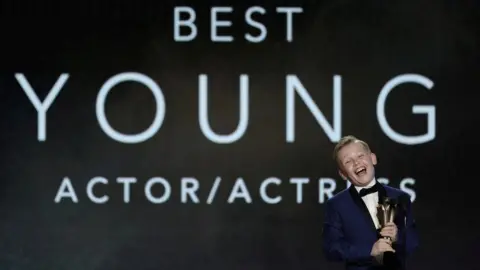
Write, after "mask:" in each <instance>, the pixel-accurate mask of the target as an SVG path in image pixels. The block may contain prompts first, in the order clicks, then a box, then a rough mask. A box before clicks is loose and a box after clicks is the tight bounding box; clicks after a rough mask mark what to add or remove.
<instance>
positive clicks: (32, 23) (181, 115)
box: [0, 0, 480, 270]
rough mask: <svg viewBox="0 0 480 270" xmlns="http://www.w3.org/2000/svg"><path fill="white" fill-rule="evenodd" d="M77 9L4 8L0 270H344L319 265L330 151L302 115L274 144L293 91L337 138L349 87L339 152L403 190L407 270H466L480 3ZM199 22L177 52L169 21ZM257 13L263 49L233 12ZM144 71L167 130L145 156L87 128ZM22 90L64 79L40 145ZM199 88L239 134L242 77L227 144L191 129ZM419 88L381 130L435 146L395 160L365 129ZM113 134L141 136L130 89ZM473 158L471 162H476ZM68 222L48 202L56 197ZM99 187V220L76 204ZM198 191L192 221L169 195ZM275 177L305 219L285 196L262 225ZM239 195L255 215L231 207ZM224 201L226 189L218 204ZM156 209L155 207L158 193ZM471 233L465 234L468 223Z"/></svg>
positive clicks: (402, 149) (86, 204)
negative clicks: (242, 127)
mask: <svg viewBox="0 0 480 270" xmlns="http://www.w3.org/2000/svg"><path fill="white" fill-rule="evenodd" d="M108 2H110V1H106V2H104V3H102V4H98V3H97V4H94V2H93V1H92V2H88V1H84V2H83V3H82V4H79V3H75V2H68V1H67V2H65V3H63V4H60V5H59V4H58V3H53V2H48V1H40V2H36V3H28V4H27V3H20V2H13V1H10V2H2V4H1V6H0V15H1V17H0V18H1V19H0V20H1V22H0V23H1V26H0V29H1V40H0V42H1V44H2V47H3V49H2V50H1V61H0V62H1V66H2V69H1V75H0V89H1V95H2V96H1V102H2V103H1V106H0V107H1V122H0V123H1V137H0V139H1V151H2V152H1V153H2V162H1V170H0V171H1V188H0V211H1V214H0V226H1V229H0V268H2V269H18V270H25V269H35V270H39V269H49V270H52V269H72V270H75V269H78V270H90V269H92V270H93V269H102V270H114V269H115V270H120V269H139V270H140V269H175V270H183V269H222V270H225V269H229V270H230V269H231V270H233V269H242V270H243V269H249V270H255V269H275V270H278V269H336V268H342V267H343V265H341V264H329V263H327V262H326V261H325V259H324V257H323V255H322V253H321V245H320V243H321V225H322V218H323V217H322V214H323V206H322V204H319V203H318V190H317V189H318V188H317V185H316V182H317V179H318V178H320V177H332V178H335V179H337V184H338V185H337V191H340V190H341V189H343V188H344V187H345V183H343V182H342V181H340V178H339V177H338V176H337V174H336V168H335V164H334V163H333V162H332V160H331V151H332V149H333V145H334V143H332V142H330V141H329V139H328V137H327V136H326V135H325V133H324V132H323V130H322V129H321V128H320V126H319V125H318V124H317V123H316V121H315V119H314V118H313V116H312V115H311V114H310V112H309V111H308V110H307V109H306V107H305V106H304V105H303V103H302V102H301V101H299V100H298V101H297V103H296V104H297V116H296V117H297V118H296V119H297V124H296V125H297V127H296V141H295V142H294V143H286V142H285V85H284V84H285V75H286V74H290V73H292V74H296V75H297V76H298V77H299V79H300V80H301V81H302V83H303V84H304V85H305V87H306V88H307V89H308V90H309V92H310V94H311V96H312V97H313V98H314V99H315V101H316V103H317V104H318V106H319V108H320V109H321V110H322V112H323V113H324V115H325V116H326V118H327V119H328V120H329V121H330V122H331V120H332V84H333V75H335V74H339V75H342V78H343V82H342V117H343V119H342V134H343V135H347V134H353V135H356V136H358V137H360V138H362V139H364V140H366V141H367V142H369V143H370V144H371V148H372V149H373V150H374V152H375V153H377V155H378V158H379V165H378V166H377V176H379V177H386V178H388V179H390V184H391V185H392V186H394V187H398V186H399V183H400V181H401V179H403V178H405V177H413V178H415V180H416V183H415V186H414V189H415V192H416V200H415V202H414V211H415V216H416V219H417V224H418V229H419V231H420V237H421V246H420V248H419V249H418V250H417V251H416V253H415V254H414V256H413V257H412V259H411V263H410V265H411V269H452V268H455V269H476V265H478V264H477V260H478V259H477V257H476V255H478V252H479V251H480V249H479V248H478V240H479V236H480V233H479V232H478V228H479V227H480V220H479V218H478V215H477V212H478V210H477V199H478V196H477V195H476V194H477V189H476V186H477V180H478V179H476V177H477V176H478V172H477V170H478V164H477V159H478V152H477V150H475V149H476V147H477V145H478V135H476V133H475V129H476V124H477V123H478V120H479V116H478V115H479V114H478V112H477V111H476V109H477V106H476V105H477V103H478V101H477V100H478V99H477V97H478V94H477V93H478V91H477V90H478V86H477V82H476V75H477V74H478V72H479V71H480V70H479V66H478V60H479V59H478V56H479V54H478V49H477V48H478V45H479V44H478V41H479V38H478V28H477V27H475V25H476V24H477V23H478V22H477V21H478V15H479V14H478V13H479V12H478V11H479V4H478V1H340V0H339V1H296V2H295V1H275V4H272V3H273V1H272V3H267V1H256V2H253V1H239V2H238V3H242V4H241V5H239V4H232V3H228V2H227V1H211V3H207V2H206V1H203V2H204V3H202V4H198V1H196V2H197V3H195V1H177V2H174V1H158V3H154V2H153V1H152V2H151V3H145V2H139V1H131V2H126V1H124V2H119V1H115V3H114V2H113V1H112V2H111V3H108ZM180 5H190V6H193V7H194V8H195V9H196V11H197V20H199V21H200V24H199V37H198V38H197V39H196V40H195V41H194V42H189V43H175V42H174V41H173V20H172V14H173V7H174V6H180ZM214 5H217V6H227V5H228V6H234V8H235V12H234V15H232V18H233V24H234V27H233V29H230V30H227V31H229V33H232V34H233V35H234V37H235V38H236V41H235V42H233V43H228V44H214V43H212V42H211V41H210V40H209V32H208V29H209V26H208V18H209V17H208V15H209V8H210V7H211V6H214ZM253 5H260V6H263V7H265V8H266V9H267V12H268V14H267V15H266V16H264V17H263V18H262V19H260V21H262V22H264V23H265V24H266V25H267V27H268V31H269V32H268V34H269V35H268V38H267V40H266V41H265V42H263V43H260V44H249V43H247V42H245V41H243V39H242V37H243V34H244V33H245V31H250V29H249V28H248V27H246V26H245V23H243V20H242V19H243V11H244V10H245V9H246V8H247V7H249V6H253ZM276 6H302V7H303V9H304V13H303V14H301V15H295V16H294V42H292V43H288V42H286V41H285V16H284V15H278V14H275V13H274V12H273V11H274V10H275V7H276ZM125 71H136V72H141V73H144V74H146V75H148V76H150V77H151V78H152V79H154V80H155V81H156V82H157V83H158V84H159V86H160V87H161V88H162V90H163V93H164V95H165V99H166V103H167V112H166V116H165V120H164V123H163V126H162V128H161V130H160V131H159V132H158V134H156V136H155V137H153V138H152V139H150V140H149V141H147V142H145V143H141V144H133V145H126V144H120V143H117V142H115V141H113V140H112V139H110V138H108V137H107V135H106V134H105V133H103V131H102V130H101V129H100V127H99V126H98V123H97V120H96V118H95V99H96V95H97V92H98V90H99V89H100V87H101V85H102V84H103V83H104V82H105V81H106V80H107V79H108V78H109V77H111V76H113V75H115V74H117V73H121V72H125ZM15 72H22V73H24V74H25V75H26V76H27V78H28V80H29V82H30V83H31V85H32V87H33V88H34V89H35V90H36V91H37V93H38V95H39V96H40V98H41V100H43V98H44V97H45V96H46V94H47V93H48V91H49V90H50V88H51V87H52V86H53V84H54V83H55V81H56V80H57V78H58V76H59V75H60V74H61V73H69V74H70V78H69V80H68V81H67V84H66V85H65V87H64V88H63V90H62V91H61V92H60V94H59V95H58V97H57V99H56V100H55V103H54V104H53V105H52V107H51V108H50V109H49V111H48V113H47V140H46V141H45V142H38V141H37V140H36V132H37V115H36V111H35V109H34V108H33V106H32V105H31V103H30V101H29V100H28V98H27V97H26V95H25V94H24V93H23V91H22V89H21V88H20V86H19V84H18V83H17V82H16V80H15V77H14V73H15ZM201 73H205V74H208V75H209V81H210V88H209V90H210V101H211V107H210V108H211V110H210V123H211V125H212V127H213V128H214V129H215V131H217V132H219V133H221V132H224V133H227V132H231V131H233V130H234V128H235V127H236V125H237V120H238V100H239V98H238V96H239V95H238V93H239V88H238V80H239V79H238V78H239V75H240V74H242V73H246V74H249V75H250V122H249V126H248V131H247V133H246V134H245V136H244V137H243V138H242V139H241V140H239V141H237V142H235V143H233V144H226V145H218V144H214V143H212V142H210V141H208V140H207V139H206V138H205V137H204V136H203V135H202V133H201V131H200V128H199V125H198V85H197V84H198V79H197V76H198V75H199V74H201ZM403 73H418V74H422V75H424V76H427V77H429V78H430V79H432V80H433V81H434V83H435V85H434V88H433V89H432V91H427V90H425V89H423V88H422V87H421V86H419V85H413V84H410V85H405V86H401V87H399V88H398V89H397V90H395V91H393V92H392V94H391V95H390V96H389V99H388V101H387V109H386V114H387V118H388V120H389V122H390V123H391V125H392V126H393V128H394V129H396V130H397V131H399V132H400V133H404V134H412V135H414V134H422V133H424V132H425V131H426V117H425V116H424V115H413V114H412V113H411V106H412V105H414V104H426V105H430V104H432V105H435V106H436V124H435V125H436V131H437V136H436V138H435V140H434V141H432V142H429V143H426V144H421V145H416V146H407V145H402V144H398V143H396V142H394V141H392V140H390V139H389V138H388V137H387V136H386V135H385V134H384V133H383V131H382V130H381V128H380V126H379V124H378V121H377V119H376V113H375V110H376V108H375V106H376V99H377V96H378V94H379V92H380V89H381V88H382V87H383V85H384V84H385V83H386V82H387V81H388V80H389V79H391V78H393V77H394V76H397V75H399V74H403ZM106 108H107V116H108V118H109V121H110V123H111V124H112V126H113V127H115V128H116V129H118V130H119V131H122V132H126V133H128V132H132V133H133V132H139V131H142V130H143V129H145V127H147V126H148V125H149V124H150V121H151V120H152V117H153V113H154V110H155V106H154V103H153V99H152V98H151V93H150V92H149V91H148V90H147V89H146V88H145V87H143V86H141V85H139V84H133V83H125V84H122V85H119V86H117V87H116V88H115V90H113V91H112V92H111V93H110V95H109V98H108V105H107V107H106ZM472 155H473V158H472V157H471V156H472ZM65 176H68V177H70V179H71V180H72V183H73V185H74V187H75V189H76V192H77V195H78V198H79V203H77V204H74V203H71V202H69V201H68V200H65V201H63V202H62V203H59V204H56V203H54V201H53V199H54V197H55V194H56V192H57V189H58V187H59V185H60V183H61V180H62V178H63V177H65ZM94 176H104V177H107V178H108V179H109V180H110V181H111V183H110V184H109V185H108V186H106V187H98V188H96V192H97V193H98V194H101V193H102V192H104V193H107V194H108V195H109V196H110V201H109V202H108V203H107V204H103V205H97V204H93V203H92V202H90V201H89V200H88V198H87V196H86V194H85V187H86V183H87V181H88V180H89V179H90V178H92V177H94ZM118 176H134V177H137V178H138V182H139V183H138V184H136V185H135V186H133V187H132V199H131V202H130V203H129V204H124V203H123V202H122V187H121V186H120V185H118V184H115V178H116V177H118ZM153 176H162V177H165V178H166V179H168V180H169V181H170V182H171V184H172V197H171V198H170V200H169V201H168V202H167V203H165V204H160V205H154V204H151V203H149V202H147V201H146V199H145V197H144V195H143V185H142V184H143V183H145V182H146V181H147V180H148V179H149V178H150V177H153ZM183 176H193V177H196V178H197V179H199V181H200V184H201V188H200V190H201V192H200V196H201V200H202V202H201V203H200V204H193V203H188V204H181V203H180V199H179V188H178V186H179V184H178V183H179V180H180V178H181V177H183ZM217 176H221V177H222V178H224V181H225V182H224V183H226V185H224V184H223V183H222V186H221V188H220V193H219V195H218V197H217V198H216V201H215V202H214V203H213V204H211V205H207V204H206V203H205V200H206V197H207V194H208V191H209V188H210V186H211V185H212V183H213V181H214V179H215V177H217ZM269 176H277V177H279V178H280V179H282V180H283V181H284V182H287V181H288V179H289V178H290V177H309V178H310V179H311V181H312V183H311V184H309V185H307V186H306V187H305V193H304V201H303V202H302V203H301V204H297V203H295V197H294V195H295V188H294V186H291V185H286V184H283V185H282V186H281V187H279V188H276V190H275V189H274V188H273V189H272V190H274V191H275V192H277V193H278V194H281V195H282V196H283V197H284V200H283V202H282V203H280V204H277V205H268V204H266V203H264V202H263V201H262V200H260V198H259V196H258V186H259V185H260V183H261V181H262V180H263V179H265V178H267V177H269ZM237 177H243V178H244V179H245V181H246V183H247V186H248V187H249V189H250V190H251V192H252V197H253V203H251V204H246V203H244V202H242V201H241V200H238V201H237V202H235V203H233V204H228V203H227V202H226V198H227V197H228V194H229V191H230V190H231V188H232V185H233V182H234V180H235V179H236V178H237ZM228 183H230V184H229V185H228ZM156 192H161V189H159V190H158V191H156ZM472 213H473V214H472Z"/></svg>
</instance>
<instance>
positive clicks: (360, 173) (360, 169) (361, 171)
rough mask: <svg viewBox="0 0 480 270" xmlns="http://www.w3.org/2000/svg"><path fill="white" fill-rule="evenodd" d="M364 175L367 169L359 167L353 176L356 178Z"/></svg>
mask: <svg viewBox="0 0 480 270" xmlns="http://www.w3.org/2000/svg"><path fill="white" fill-rule="evenodd" d="M366 173H367V168H365V167H359V168H357V169H356V170H355V174H356V175H357V176H363V175H365V174H366Z"/></svg>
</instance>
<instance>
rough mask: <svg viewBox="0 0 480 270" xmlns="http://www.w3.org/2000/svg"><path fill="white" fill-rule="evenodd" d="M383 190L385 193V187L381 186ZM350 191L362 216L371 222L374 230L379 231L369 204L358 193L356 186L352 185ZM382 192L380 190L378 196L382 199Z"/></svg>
mask: <svg viewBox="0 0 480 270" xmlns="http://www.w3.org/2000/svg"><path fill="white" fill-rule="evenodd" d="M381 189H382V190H383V193H385V189H383V187H382V188H381ZM348 192H349V193H350V195H351V197H352V199H353V202H354V203H355V205H357V207H358V208H359V210H360V212H361V213H362V216H363V217H364V218H365V221H366V222H367V223H368V224H370V228H371V229H372V230H373V231H374V232H377V228H376V227H375V223H374V222H373V220H372V216H370V212H369V211H368V208H367V206H366V205H365V202H364V201H363V200H362V197H360V195H358V192H357V191H356V190H355V186H353V185H351V186H350V188H349V189H348ZM380 194H381V192H380V190H379V191H378V196H379V200H380V196H381V195H380Z"/></svg>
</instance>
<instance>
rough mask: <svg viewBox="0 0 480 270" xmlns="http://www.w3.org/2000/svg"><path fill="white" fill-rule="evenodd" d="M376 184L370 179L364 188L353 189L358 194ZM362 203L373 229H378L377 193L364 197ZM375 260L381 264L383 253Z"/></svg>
mask: <svg viewBox="0 0 480 270" xmlns="http://www.w3.org/2000/svg"><path fill="white" fill-rule="evenodd" d="M375 184H376V180H375V178H373V179H372V181H371V182H370V183H369V184H368V185H366V186H365V187H357V186H355V189H356V190H357V192H360V190H362V188H371V187H373V186H374V185H375ZM362 200H363V202H364V203H365V205H366V206H367V209H368V212H370V216H371V217H372V220H373V222H374V223H375V227H376V228H377V229H379V228H380V222H379V221H378V218H377V204H378V192H374V193H370V194H368V195H365V196H363V197H362ZM375 259H376V260H377V263H378V264H383V253H381V254H380V255H378V256H376V257H375Z"/></svg>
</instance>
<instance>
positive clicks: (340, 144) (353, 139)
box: [333, 135, 370, 161]
mask: <svg viewBox="0 0 480 270" xmlns="http://www.w3.org/2000/svg"><path fill="white" fill-rule="evenodd" d="M351 143H359V144H361V145H362V146H363V147H364V148H365V150H367V151H368V152H370V146H368V143H366V142H365V141H362V140H360V139H358V138H357V137H355V136H352V135H347V136H344V137H342V138H341V139H340V141H338V143H337V144H336V145H335V148H334V149H333V160H335V161H337V158H338V152H340V150H342V148H343V147H345V146H347V145H349V144H351Z"/></svg>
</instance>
